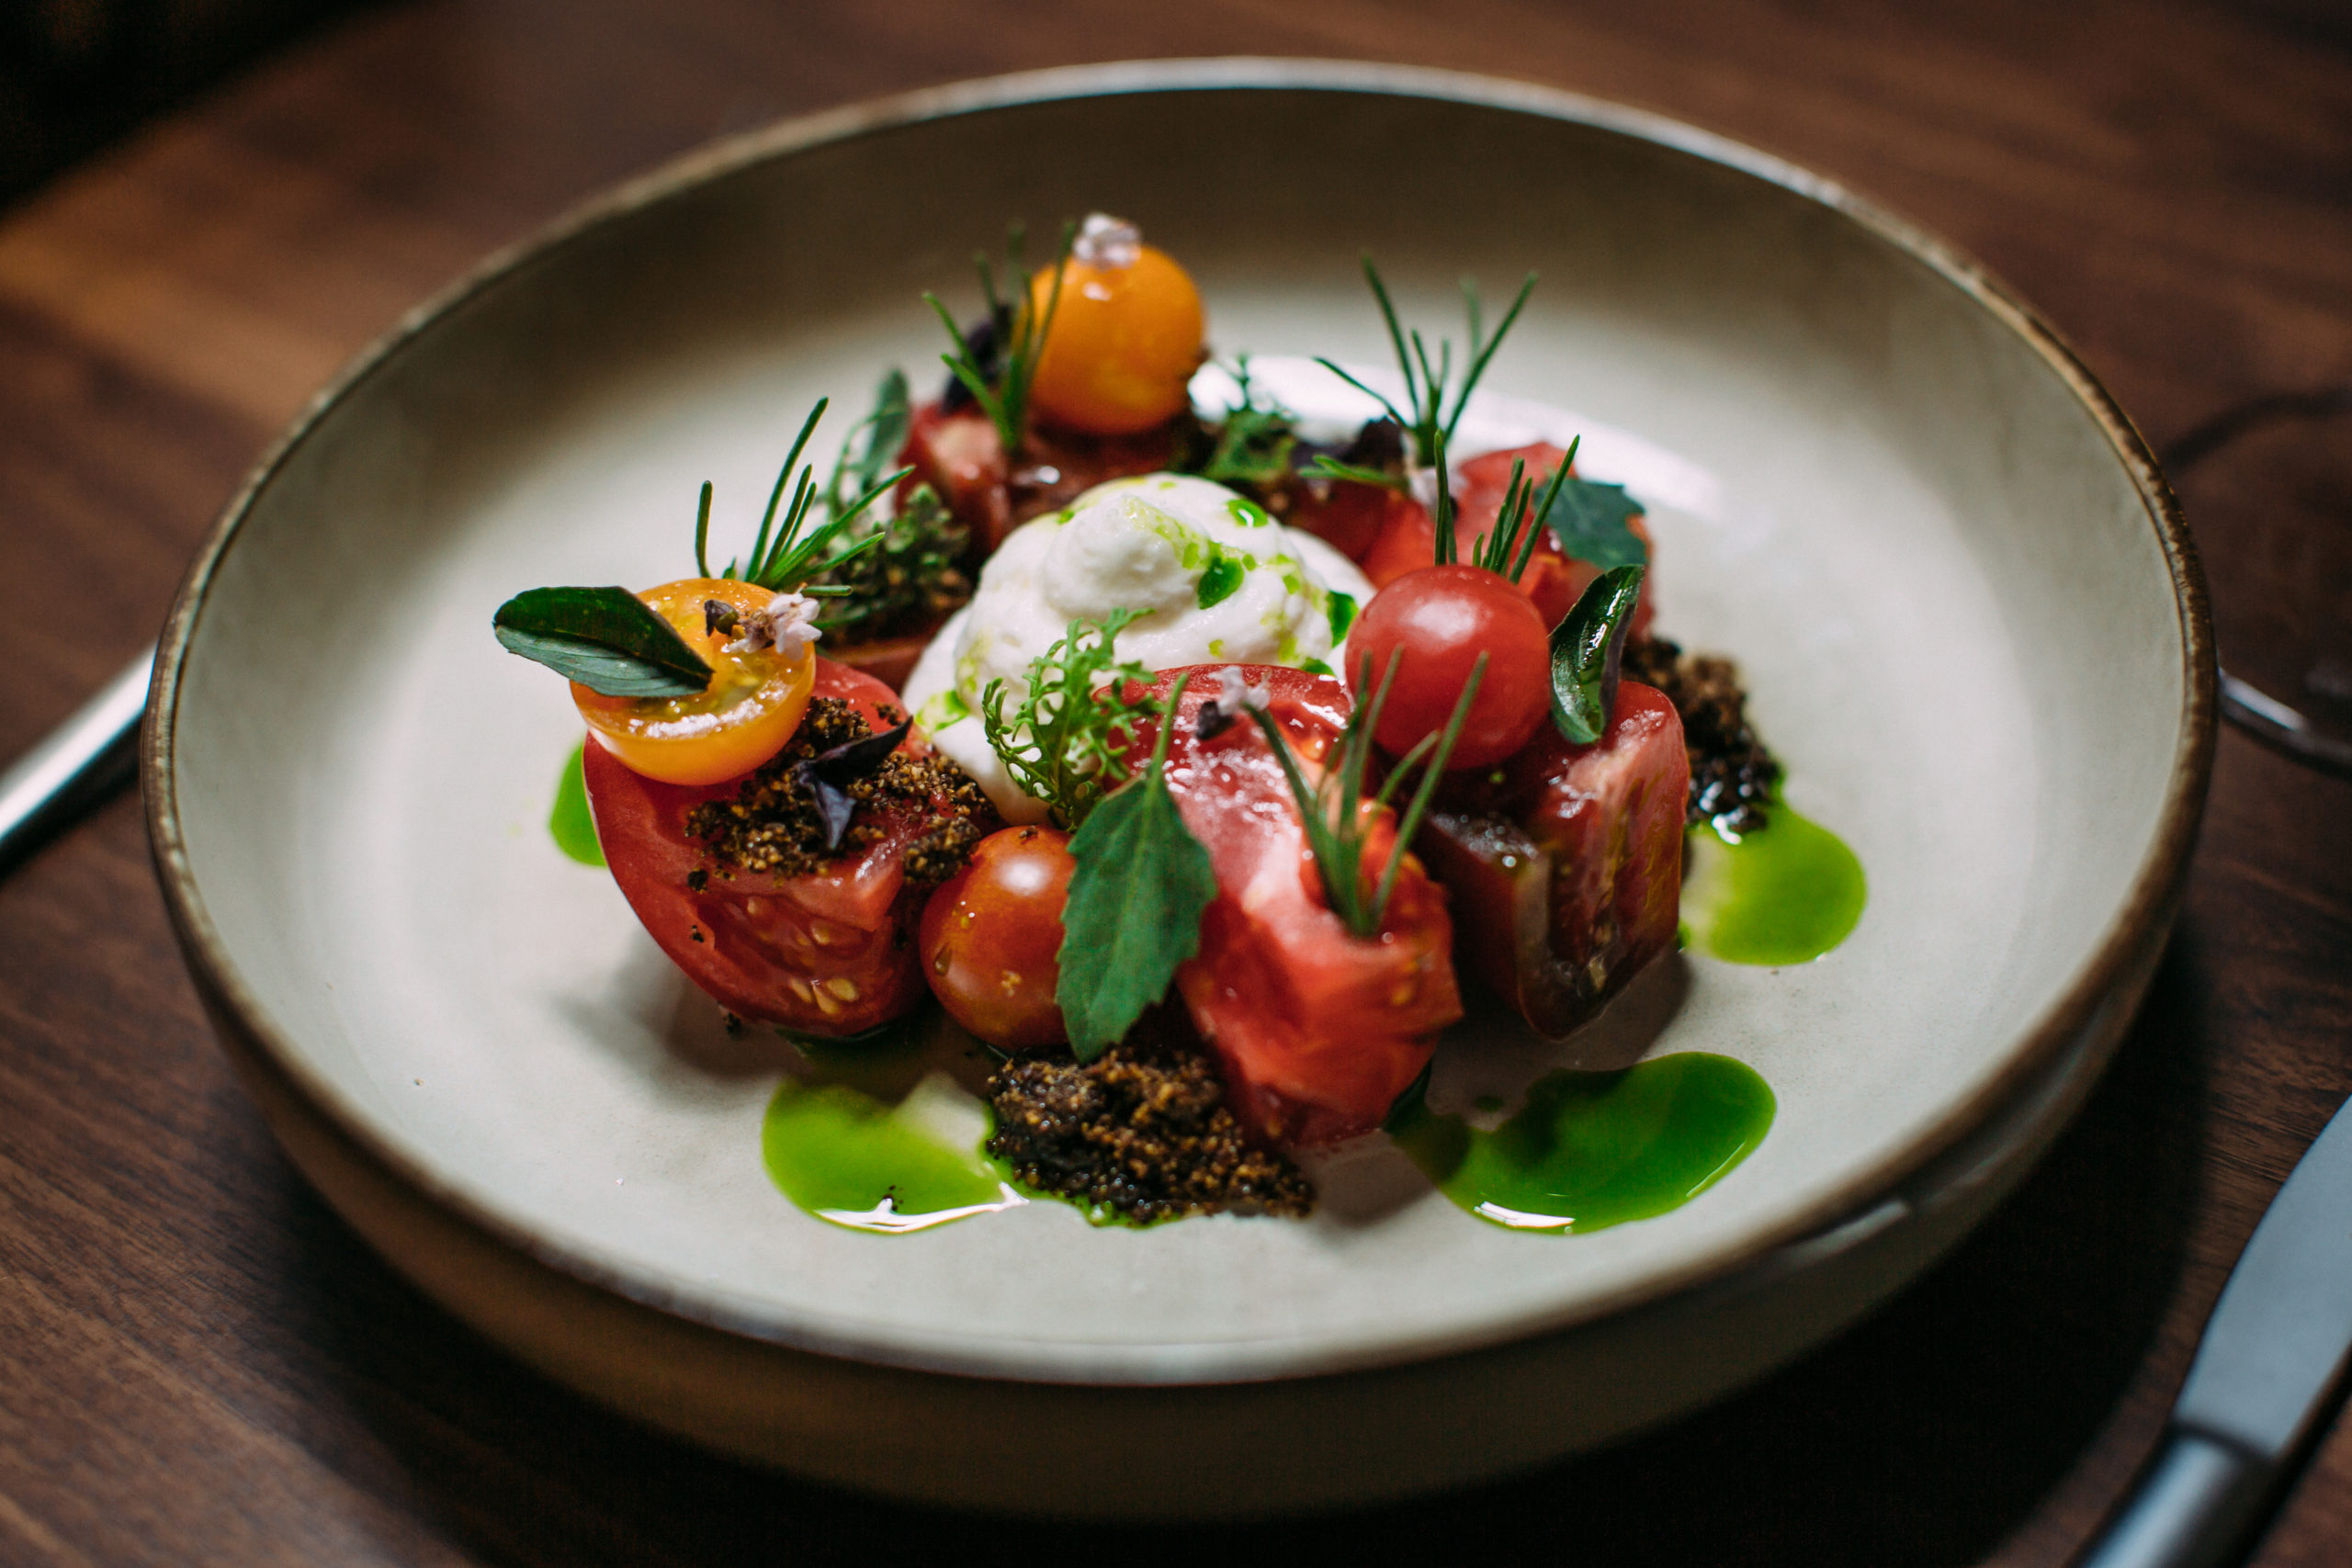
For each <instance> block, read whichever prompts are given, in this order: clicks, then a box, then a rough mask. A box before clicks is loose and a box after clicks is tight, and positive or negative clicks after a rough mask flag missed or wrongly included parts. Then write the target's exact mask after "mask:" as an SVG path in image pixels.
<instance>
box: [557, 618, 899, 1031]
mask: <svg viewBox="0 0 2352 1568" xmlns="http://www.w3.org/2000/svg"><path fill="white" fill-rule="evenodd" d="M815 662H816V670H815V673H814V695H816V696H820V697H840V698H842V699H843V700H845V701H847V702H849V703H851V704H852V705H854V706H855V707H856V709H857V710H858V712H859V713H860V714H861V715H862V716H864V717H865V721H866V723H867V724H868V725H870V726H871V727H872V728H875V729H876V730H877V731H878V730H883V729H888V728H891V725H892V724H894V723H895V722H896V720H895V719H891V718H886V716H884V715H883V714H882V713H881V712H880V711H879V709H880V707H881V705H883V704H885V703H889V704H895V703H896V702H897V695H896V694H894V693H893V692H892V691H891V690H890V689H889V688H888V686H885V685H883V684H882V682H879V681H876V680H875V679H874V678H873V677H871V676H868V675H863V674H860V673H859V672H857V671H854V670H849V669H846V668H844V667H842V665H839V664H835V663H833V662H832V661H831V660H827V659H818V660H816V661H815ZM902 750H907V751H909V752H911V753H914V754H918V755H920V754H921V753H922V751H923V750H926V749H925V748H924V747H923V746H922V743H921V742H920V741H918V740H916V739H913V738H912V737H911V736H910V738H909V739H908V740H907V742H906V743H905V745H904V747H903V748H902ZM582 771H583V774H584V777H585V779H586V782H587V785H588V805H589V808H590V810H591V811H592V812H593V813H594V817H595V820H596V838H597V841H598V842H599V843H601V844H602V845H603V846H604V851H605V861H606V863H608V864H609V865H610V866H611V868H612V873H613V880H614V881H616V882H617V883H618V884H619V885H620V889H621V893H622V895H623V896H624V897H627V898H628V902H629V907H630V908H632V909H634V910H635V911H636V912H637V918H638V919H639V920H640V921H642V922H643V923H644V926H645V929H646V931H648V932H649V933H650V935H651V936H652V938H653V940H654V941H655V942H658V943H660V944H661V947H662V952H664V953H668V954H669V955H670V958H671V960H672V962H673V963H675V964H677V965H678V967H679V968H680V969H683V970H684V971H685V974H686V977H687V978H688V979H690V980H692V981H693V982H694V983H695V985H696V986H698V987H701V988H702V989H703V990H704V991H706V992H707V993H709V995H710V996H711V997H712V998H714V999H716V1000H717V1001H718V1004H719V1005H720V1006H721V1007H724V1008H725V1009H727V1010H729V1012H732V1013H736V1014H739V1015H741V1017H744V1018H751V1019H759V1020H763V1021H766V1022H770V1023H777V1024H782V1025H783V1026H784V1027H786V1029H791V1030H797V1031H800V1032H805V1033H809V1034H819V1035H826V1036H831V1037H840V1036H844V1035H852V1034H858V1033H862V1032H865V1031H866V1030H868V1029H872V1028H875V1027H876V1026H877V1025H879V1024H883V1023H887V1022H888V1021H890V1020H892V1019H894V1018H898V1017H899V1016H900V1015H902V1014H904V1013H905V1012H907V1011H908V1010H910V1008H912V1007H913V1006H914V1004H915V1003H916V1002H917V1001H918V1000H920V999H921V998H922V992H923V979H922V970H921V969H920V967H919V966H918V964H917V963H916V957H915V944H914V942H913V927H914V924H915V920H916V919H917V917H918V915H919V914H920V912H921V909H922V898H923V895H924V893H925V892H927V891H928V890H927V889H915V888H910V887H909V886H907V883H906V874H905V871H904V869H903V867H902V866H901V864H900V856H901V854H902V852H903V851H904V850H905V847H906V845H907V843H908V842H909V841H910V840H912V839H914V838H915V837H916V836H918V835H919V834H920V833H922V831H923V830H924V829H925V828H926V826H927V822H926V820H925V818H923V817H922V814H920V813H914V812H903V811H902V812H899V813H898V814H895V815H894V816H891V817H888V818H883V823H884V825H885V826H886V828H887V830H886V831H885V832H884V833H882V834H881V835H880V836H879V837H878V838H877V839H876V841H875V842H873V843H871V844H869V845H867V846H866V847H865V849H864V850H862V851H858V852H852V853H849V854H845V855H843V856H842V858H841V859H840V860H837V861H835V862H834V863H832V866H831V869H830V870H828V871H826V872H825V873H823V874H818V875H813V876H790V877H786V876H776V875H772V874H758V873H752V872H746V871H741V870H735V871H731V872H730V871H729V870H727V869H725V868H722V867H719V866H717V865H714V864H712V863H711V861H710V859H709V857H708V855H707V853H706V852H705V851H704V848H703V846H702V844H701V843H700V842H699V841H698V840H695V839H694V838H693V837H691V836H690V835H689V834H688V833H687V831H686V817H687V814H688V813H689V812H691V811H692V810H693V809H694V808H695V807H697V806H699V805H701V804H702V803H704V802H705V801H708V800H721V799H727V798H730V797H731V796H732V795H734V793H735V787H736V783H737V781H734V780H728V781H725V782H723V783H720V784H703V785H688V784H663V783H662V782H661V781H659V780H656V779H650V778H647V777H645V776H644V775H643V774H640V773H636V772H633V771H632V770H631V769H629V768H628V767H627V766H625V765H623V764H622V763H621V761H619V760H618V759H617V758H616V757H615V756H614V755H613V754H612V753H611V752H610V751H609V750H606V749H605V747H604V746H603V745H601V744H598V743H596V742H594V741H592V742H591V743H590V745H589V746H588V749H587V751H586V753H585V755H584V756H583V757H582ZM862 819H865V820H870V818H862ZM697 872H699V873H701V874H702V875H701V877H700V878H699V879H697V878H696V877H695V873H697ZM696 880H700V881H701V883H702V886H699V887H696V886H694V884H695V881H696Z"/></svg>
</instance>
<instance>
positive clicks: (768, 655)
mask: <svg viewBox="0 0 2352 1568" xmlns="http://www.w3.org/2000/svg"><path fill="white" fill-rule="evenodd" d="M638 597H639V598H640V599H642V600H644V601H645V602H646V603H647V604H650V605H651V606H652V607H653V610H654V613H655V614H656V615H660V616H661V617H662V619H663V620H665V621H668V622H669V623H670V624H671V625H672V626H675V627H676V628H677V630H678V635H679V636H680V637H684V638H685V639H686V646H687V647H688V648H691V649H694V650H695V652H696V653H699V654H701V655H702V657H703V659H704V660H706V661H707V663H708V664H709V665H710V667H711V671H712V674H711V678H710V684H709V685H708V686H707V687H706V688H705V689H704V690H702V691H700V692H698V693H696V694H695V695H693V696H691V697H608V696H605V695H604V694H601V693H597V692H592V691H590V690H589V689H588V688H587V687H585V686H583V685H582V684H580V683H579V682H577V681H575V682H572V684H571V700H572V701H573V702H574V703H576V704H578V705H579V706H580V716H581V717H582V718H584V719H586V720H587V721H588V728H589V731H590V733H592V734H593V735H594V736H595V738H596V739H598V740H599V741H601V742H602V743H603V745H604V747H605V750H608V751H610V752H611V753H612V754H613V755H614V756H616V757H617V758H619V759H620V761H622V762H624V763H626V764H627V765H628V768H629V771H630V772H632V773H642V774H643V775H644V776H645V777H647V778H649V779H659V780H661V781H662V783H663V784H718V783H721V782H722V781H724V780H727V779H731V778H734V777H736V776H738V775H739V774H742V773H750V772H751V771H752V769H753V768H756V767H758V766H759V765H760V764H761V763H762V762H764V761H767V760H768V759H769V758H770V757H773V756H775V754H776V753H777V752H778V751H781V750H784V743H785V742H786V741H787V740H789V739H792V732H793V731H794V730H796V729H797V728H800V716H801V715H802V714H804V713H806V712H807V711H808V710H809V688H810V686H811V685H813V684H814V682H815V681H816V676H817V656H816V654H815V652H814V651H813V650H811V649H808V648H801V649H796V650H795V651H794V652H793V653H791V654H789V655H786V654H782V653H778V652H777V651H776V650H775V649H772V648H763V649H753V650H752V651H750V652H748V653H729V652H728V651H727V644H728V643H729V641H730V640H732V637H731V634H729V633H726V632H711V631H707V630H706V629H705V627H706V626H707V615H706V613H705V611H704V608H703V606H704V604H706V603H707V601H709V600H713V599H716V600H718V601H719V602H720V603H722V604H727V605H728V606H729V607H730V608H732V609H733V610H734V611H735V612H736V614H738V615H750V614H751V613H752V612H753V611H755V610H763V609H765V608H766V607H767V603H768V601H769V600H770V599H773V598H774V597H775V594H773V593H771V592H768V591H767V590H766V589H764V588H756V587H753V586H752V584H751V583H748V582H734V581H728V580H726V579H723V578H716V577H689V578H684V579H682V580H681V581H676V582H665V583H663V584H662V586H661V587H659V588H651V589H648V590H646V591H645V592H642V593H640V594H639V595H638Z"/></svg>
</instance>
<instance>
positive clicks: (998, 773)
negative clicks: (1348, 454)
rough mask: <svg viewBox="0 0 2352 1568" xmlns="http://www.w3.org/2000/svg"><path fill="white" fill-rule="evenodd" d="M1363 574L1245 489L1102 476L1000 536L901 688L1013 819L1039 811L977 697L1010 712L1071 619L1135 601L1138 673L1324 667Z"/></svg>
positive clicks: (1360, 598)
mask: <svg viewBox="0 0 2352 1568" xmlns="http://www.w3.org/2000/svg"><path fill="white" fill-rule="evenodd" d="M1371 597H1372V585H1371V584H1370V583H1369V582H1367V581H1364V577H1363V573H1362V572H1360V571H1358V570H1356V569H1355V567H1354V565H1353V564H1352V563H1351V562H1350V561H1349V560H1348V558H1346V557H1345V556H1342V555H1341V554H1340V552H1339V551H1337V550H1335V549H1333V548H1332V547H1330V546H1329V545H1327V544H1325V543H1324V542H1323V541H1322V540H1320V539H1317V538H1316V537H1315V536H1313V535H1311V534H1306V533H1298V532H1294V531H1292V530H1290V529H1287V528H1284V527H1283V525H1281V524H1279V523H1277V522H1275V521H1274V519H1273V518H1272V516H1270V515H1268V513H1267V512H1266V510H1265V509H1264V508H1263V507H1261V506H1260V505H1258V504H1257V503H1256V502H1252V501H1250V499H1249V498H1248V497H1246V496H1241V495H1237V494H1235V493H1234V492H1233V491H1229V490H1227V489H1226V488H1225V486H1223V485H1221V484H1217V483H1215V482H1213V481H1212V480H1209V479H1196V478H1193V476H1191V475H1186V474H1146V475H1144V476H1142V477H1140V478H1136V479H1114V480H1112V481H1111V482H1110V483H1109V484H1104V485H1098V486H1096V487H1095V488H1094V489H1092V490H1091V491H1087V492H1086V493H1085V494H1084V495H1081V496H1080V497H1079V498H1078V500H1077V501H1075V502H1072V503H1071V504H1070V505H1069V506H1068V507H1066V508H1064V509H1063V510H1062V511H1060V512H1058V513H1054V514H1053V515H1052V516H1048V517H1040V518H1038V519H1036V520H1035V521H1034V522H1031V523H1027V524H1024V525H1023V526H1021V527H1019V528H1016V529H1015V530H1013V532H1012V534H1011V535H1010V536H1007V537H1006V539H1005V541H1004V543H1003V544H1002V545H1001V547H999V548H998V550H997V552H996V554H995V555H993V556H991V557H989V561H988V564H987V565H986V566H984V567H982V568H981V569H980V581H979V585H978V588H977V589H976V590H975V591H974V592H973V594H972V602H971V603H970V604H967V605H966V606H965V607H964V608H963V609H962V610H960V611H958V612H956V615H955V616H954V617H953V618H952V619H950V620H949V621H948V622H947V624H946V625H945V626H942V627H941V628H940V631H939V635H938V636H937V637H934V638H933V639H932V643H931V646H930V647H929V648H928V649H924V651H923V656H922V660H921V661H919V662H918V663H917V664H916V665H915V671H914V673H913V675H912V676H910V678H909V679H908V681H907V687H906V691H905V693H904V696H905V700H906V705H907V707H908V709H909V711H910V712H911V713H912V714H913V715H914V716H915V723H916V725H917V727H918V728H921V729H922V731H923V733H924V734H925V735H927V736H929V737H930V739H931V742H932V744H933V745H934V746H936V747H938V748H939V750H942V751H944V752H945V753H946V754H947V755H948V756H949V757H951V758H953V759H954V760H955V761H956V763H957V764H958V765H960V766H961V767H962V768H963V769H964V771H965V772H967V773H970V774H971V775H972V777H973V778H974V779H976V780H977V781H978V783H979V785H980V787H981V788H982V789H984V790H986V791H987V792H988V795H989V799H990V800H992V801H994V802H995V803H996V807H997V809H998V810H999V811H1001V812H1002V813H1003V814H1004V818H1005V820H1006V821H1008V822H1013V823H1028V822H1042V821H1044V820H1046V807H1045V805H1044V803H1043V802H1041V801H1038V800H1035V799H1034V798H1032V797H1031V796H1030V795H1026V794H1023V792H1022V790H1021V789H1020V788H1019V786H1018V785H1016V784H1014V783H1013V782H1012V775H1011V774H1010V773H1008V772H1007V771H1006V769H1005V766H1004V763H1003V761H1002V760H1001V759H1000V758H999V757H998V756H997V754H996V751H995V749H994V748H992V747H990V746H989V742H988V736H987V733H986V729H985V727H984V726H983V725H982V723H981V721H980V705H981V701H982V699H983V697H984V696H985V695H986V694H987V692H988V689H989V682H994V681H1001V682H1004V687H1005V711H1006V713H1007V714H1008V715H1010V714H1011V713H1012V711H1013V710H1014V709H1015V708H1016V707H1017V706H1018V705H1019V704H1020V702H1021V700H1022V698H1023V697H1024V696H1025V695H1026V694H1027V693H1028V689H1029V682H1028V676H1029V665H1030V661H1031V660H1035V659H1036V658H1038V657H1039V656H1040V655H1042V654H1043V653H1045V651H1046V649H1049V648H1051V647H1052V646H1053V645H1054V644H1055V643H1056V642H1058V641H1059V640H1061V638H1062V637H1064V636H1065V635H1066V634H1067V633H1068V631H1069V624H1070V622H1072V621H1073V620H1080V619H1084V620H1090V621H1101V620H1103V618H1104V617H1106V616H1108V615H1111V614H1112V613H1113V612H1114V611H1116V610H1129V611H1133V612H1136V619H1135V620H1133V621H1131V622H1129V623H1128V624H1127V626H1125V629H1124V630H1122V631H1121V632H1120V633H1119V634H1118V637H1117V639H1116V641H1115V643H1114V648H1115V651H1116V653H1117V656H1118V658H1120V659H1121V660H1135V661H1136V663H1138V664H1141V665H1142V666H1143V667H1144V668H1145V669H1147V670H1152V671H1159V670H1173V669H1176V668H1178V667H1180V666H1182V665H1187V664H1210V663H1227V662H1229V663H1236V664H1283V665H1288V666H1290V667H1292V668H1293V669H1300V670H1314V671H1322V672H1325V673H1331V672H1334V671H1333V664H1334V659H1333V654H1332V650H1333V649H1335V648H1337V647H1339V646H1340V644H1341V643H1343V642H1344V641H1345V640H1346V637H1347V629H1348V626H1349V623H1350V622H1351V620H1352V619H1353V618H1354V615H1355V612H1356V609H1357V607H1358V606H1360V605H1362V604H1363V603H1364V602H1365V601H1367V600H1368V599H1370V598H1371Z"/></svg>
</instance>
